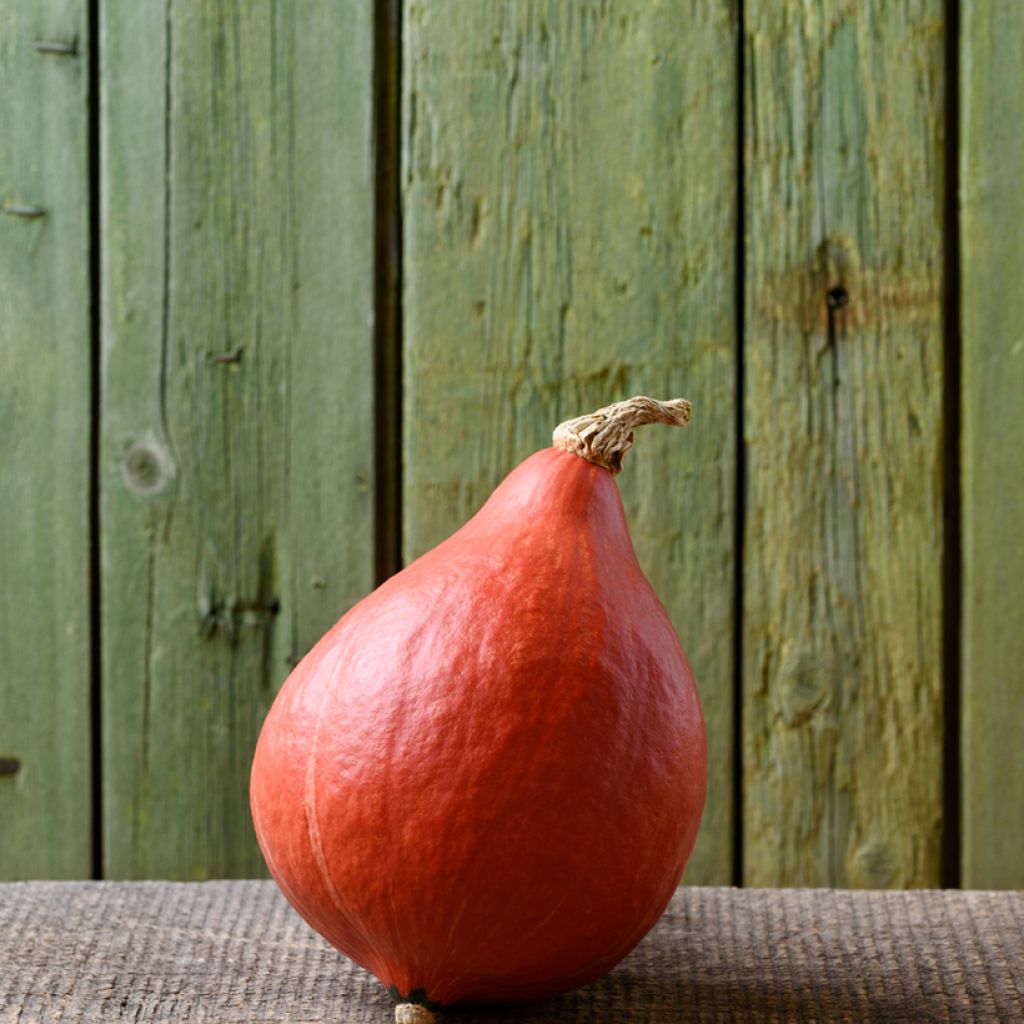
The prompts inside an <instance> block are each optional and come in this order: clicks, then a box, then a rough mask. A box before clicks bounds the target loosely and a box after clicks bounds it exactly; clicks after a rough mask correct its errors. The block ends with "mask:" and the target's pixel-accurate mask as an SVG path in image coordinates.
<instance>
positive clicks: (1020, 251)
mask: <svg viewBox="0 0 1024 1024" xmlns="http://www.w3.org/2000/svg"><path fill="white" fill-rule="evenodd" d="M961 25H962V35H961V39H960V68H961V72H960V75H961V77H960V96H961V108H960V139H961V145H960V196H961V222H960V227H961V281H962V306H961V316H962V324H961V329H962V336H963V348H962V384H963V390H962V397H963V406H962V409H963V412H962V415H963V448H962V460H963V477H962V482H963V554H964V558H963V679H962V708H963V715H962V719H961V722H962V724H961V730H962V732H961V735H962V753H961V765H962V772H963V775H962V798H961V804H962V815H963V817H962V825H963V831H962V871H963V878H962V882H963V884H964V885H973V886H978V885H982V886H986V887H989V888H1024V757H1022V755H1021V749H1022V748H1021V737H1022V736H1024V446H1022V445H1021V443H1020V438H1019V434H1020V422H1021V413H1022V412H1024V294H1022V292H1021V275H1022V273H1024V235H1022V230H1024V228H1022V225H1024V182H1022V180H1021V167H1022V166H1024V139H1022V137H1021V133H1020V124H1021V122H1022V120H1024V7H1022V6H1021V5H1020V4H1018V3H1013V2H1001V3H988V2H984V3H978V2H976V0H970V2H968V3H967V4H965V6H964V9H963V12H962V14H961Z"/></svg>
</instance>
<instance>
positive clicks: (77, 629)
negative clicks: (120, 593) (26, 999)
mask: <svg viewBox="0 0 1024 1024" xmlns="http://www.w3.org/2000/svg"><path fill="white" fill-rule="evenodd" d="M87 27H88V26H87V5H86V4H85V3H84V2H81V0H41V2H38V3H32V4H26V3H18V2H15V0H0V206H3V207H7V208H10V207H15V208H22V209H23V210H24V209H25V208H33V207H34V208H38V209H40V210H42V211H44V214H43V215H42V216H40V217H36V218H30V217H25V216H17V215H12V214H11V213H0V464H2V466H3V482H2V485H0V579H2V580H3V581H4V586H3V587H2V588H0V665H2V666H3V670H2V671H0V759H3V760H4V761H9V760H17V761H18V762H19V763H20V769H19V770H17V771H13V769H14V766H13V765H7V766H5V767H4V769H3V770H2V771H0V877H3V878H26V877H30V878H31V877H35V878H38V877H40V876H42V877H50V878H81V877H83V876H85V877H87V876H89V875H90V874H91V873H92V849H91V842H92V840H91V834H92V820H91V813H90V812H91V804H90V790H91V784H90V770H89V758H90V740H89V703H90V692H89V662H90V615H89V611H90V598H89V429H90V419H91V411H90V393H89V376H90V348H91V341H90V331H89V308H90V299H89V144H88V137H89V135H88V133H89V111H88V70H89V69H88V62H87V59H86V58H85V57H80V56H79V57H75V56H57V55H52V54H43V53H39V52H38V51H37V50H36V49H35V47H34V43H35V42H36V41H43V42H57V43H61V42H64V43H69V42H71V41H72V40H74V39H75V38H76V37H77V39H78V48H79V52H80V53H88V35H87Z"/></svg>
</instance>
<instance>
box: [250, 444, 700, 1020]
mask: <svg viewBox="0 0 1024 1024" xmlns="http://www.w3.org/2000/svg"><path fill="white" fill-rule="evenodd" d="M706 778H707V750H706V734H705V727H704V719H703V715H702V713H701V708H700V701H699V698H698V695H697V691H696V688H695V686H694V682H693V676H692V672H691V670H690V666H689V663H688V662H687V659H686V655H685V653H684V652H683V649H682V646H681V645H680V643H679V640H678V637H677V636H676V633H675V631H674V629H673V627H672V625H671V622H670V621H669V618H668V615H667V613H666V612H665V609H664V607H663V606H662V604H661V602H660V601H659V600H658V598H657V596H656V595H655V594H654V592H653V590H652V589H651V587H650V584H649V583H648V581H647V579H646V577H645V576H644V575H643V572H642V570H641V569H640V566H639V564H638V563H637V560H636V556H635V553H634V551H633V546H632V543H631V541H630V538H629V533H628V530H627V527H626V521H625V515H624V512H623V508H622V502H621V499H620V496H619V491H618V488H617V486H616V484H615V481H614V479H613V477H612V475H611V474H610V473H609V472H608V471H607V470H605V469H602V468H600V467H598V466H595V465H593V464H591V463H589V462H587V461H586V460H585V459H582V458H580V457H578V456H576V455H573V454H570V453H568V452H565V451H560V450H556V449H554V448H550V449H545V450H543V451H540V452H537V453H536V454H535V455H533V456H531V457H530V458H529V459H527V460H526V461H525V462H523V463H522V464H521V465H520V466H519V467H517V468H516V469H515V470H513V472H512V473H510V474H509V476H508V477H507V478H506V479H505V480H504V481H503V483H502V484H501V485H500V486H499V487H498V488H497V490H496V491H495V492H494V494H493V495H492V496H491V498H490V499H489V500H488V502H487V503H486V504H485V505H484V507H483V508H482V509H481V510H480V512H478V513H477V514H476V515H475V516H474V517H473V518H472V519H471V520H470V521H469V522H468V523H467V524H466V525H465V526H464V527H462V529H460V530H459V531H457V532H456V533H455V534H453V535H452V537H450V538H449V539H448V540H447V541H445V542H443V543H442V544H440V545H438V547H436V548H434V549H433V550H432V551H429V552H427V554H425V555H424V556H423V557H422V558H420V559H418V560H417V561H416V562H414V563H412V564H411V565H409V566H408V567H407V568H405V569H404V570H403V571H402V572H400V573H398V574H397V575H396V576H394V577H392V578H391V579H390V580H388V581H387V582H385V583H384V584H383V585H382V586H380V587H379V588H378V589H377V590H375V591H374V592H373V593H372V594H370V595H369V596H368V597H367V598H365V599H364V600H363V601H361V602H360V603H359V604H357V605H356V606H355V607H353V608H352V609H351V610H350V611H349V612H348V613H347V614H346V615H345V616H344V617H343V618H342V619H341V620H340V621H339V622H338V623H337V624H336V625H335V626H334V627H333V628H332V629H331V630H330V631H329V632H328V633H327V634H326V636H324V638H323V639H322V640H321V641H320V642H319V643H318V644H317V645H316V646H315V647H314V648H313V650H312V651H311V652H310V653H309V654H308V655H307V656H306V657H305V658H304V659H303V660H302V662H300V664H299V665H298V666H297V667H296V669H295V670H294V672H293V673H292V674H291V676H290V677H289V678H288V680H287V682H286V683H285V685H284V687H283V688H282V690H281V692H280V694H279V695H278V697H277V699H276V701H275V702H274V705H273V707H272V708H271V711H270V713H269V715H268V717H267V720H266V722H265V724H264V727H263V730H262V733H261V735H260V738H259V742H258V744H257V749H256V755H255V759H254V763H253V769H252V778H251V802H252V811H253V820H254V824H255V828H256V835H257V838H258V840H259V844H260V847H261V849H262V851H263V853H264V856H265V858H266V860H267V864H268V866H269V868H270V871H271V874H272V875H273V877H274V878H275V880H276V881H277V883H278V885H279V886H280V887H281V889H282V890H283V892H284V893H285V895H286V897H287V898H288V899H289V901H290V902H291V903H292V904H293V905H294V906H295V908H296V909H297V910H298V912H299V913H300V914H301V915H302V916H303V917H304V918H305V920H306V921H307V922H308V923H309V924H310V925H311V926H312V927H313V928H314V929H315V930H316V931H318V932H320V933H321V934H322V935H323V936H324V937H325V938H326V939H327V940H328V941H329V942H330V943H332V944H333V945H334V946H335V947H336V948H338V949H339V950H340V951H341V952H342V953H344V954H345V955H347V956H349V957H350V958H352V959H353V960H355V961H356V962H357V963H359V964H361V965H362V966H364V967H366V968H367V969H369V970H370V971H372V972H373V973H374V974H376V975H377V977H378V978H380V980H381V981H382V982H383V983H384V984H385V985H387V986H389V987H390V986H394V987H395V988H396V989H397V990H398V992H399V993H400V994H401V995H402V996H403V997H407V996H408V995H409V993H412V992H417V991H418V992H419V993H420V994H422V995H423V997H424V998H426V999H427V1000H429V1001H430V1002H431V1003H437V1004H451V1003H461V1002H475V1003H479V1002H488V1003H493V1002H518V1001H525V1000H533V999H539V998H544V997H547V996H551V995H555V994H557V993H559V992H563V991H567V990H569V989H572V988H576V987H578V986H580V985H583V984H586V983H587V982H589V981H592V980H594V979H596V978H598V977H601V976H602V975H604V974H605V973H607V972H608V971H609V970H610V969H611V968H612V967H613V966H614V965H615V964H616V963H618V962H619V961H620V960H621V959H622V958H623V957H624V956H625V955H626V954H627V953H628V952H629V951H630V950H631V949H632V948H633V947H634V946H635V945H636V944H637V943H638V942H639V941H640V939H641V938H642V937H643V936H644V935H645V934H646V933H647V931H648V930H649V929H650V928H651V927H652V925H653V924H654V923H655V921H657V919H658V918H659V917H660V916H661V913H662V912H663V910H664V909H665V906H666V905H667V903H668V901H669V899H670V898H671V896H672V893H673V891H674V889H675V887H676V886H677V884H678V883H679V880H680V878H681V876H682V873H683V868H684V867H685V864H686V861H687V859H688V857H689V855H690V852H691V850H692V848H693V845H694V842H695V840H696V836H697V829H698V826H699V822H700V816H701V812H702V810H703V805H704V795H705V789H706Z"/></svg>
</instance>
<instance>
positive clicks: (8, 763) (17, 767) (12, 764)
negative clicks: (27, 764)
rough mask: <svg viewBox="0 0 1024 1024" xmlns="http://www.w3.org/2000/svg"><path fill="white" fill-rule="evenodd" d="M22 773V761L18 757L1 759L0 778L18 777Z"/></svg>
mask: <svg viewBox="0 0 1024 1024" xmlns="http://www.w3.org/2000/svg"><path fill="white" fill-rule="evenodd" d="M20 771H21V761H19V760H18V759H17V758H16V757H0V776H3V775H17V774H18V772H20Z"/></svg>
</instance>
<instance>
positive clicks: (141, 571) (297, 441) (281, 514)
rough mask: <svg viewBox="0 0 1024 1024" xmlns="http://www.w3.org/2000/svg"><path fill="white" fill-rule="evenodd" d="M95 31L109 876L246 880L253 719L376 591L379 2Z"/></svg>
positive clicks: (217, 14) (206, 9)
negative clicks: (375, 87) (99, 71)
mask: <svg viewBox="0 0 1024 1024" xmlns="http://www.w3.org/2000/svg"><path fill="white" fill-rule="evenodd" d="M102 41H103V46H102V54H103V84H104V94H103V151H102V152H103V240H104V263H103V278H104V303H103V367H102V393H103V414H102V516H103V526H102V534H103V543H102V558H103V568H104V574H103V619H104V630H103V743H104V754H103V758H104V760H103V763H104V771H105V776H104V794H103V809H104V828H105V834H104V844H105V866H106V872H107V874H108V875H109V876H113V877H142V876H151V877H169V878H175V877H188V878H200V877H207V876H232V875H243V876H248V875H254V874H258V873H260V872H262V870H263V865H262V861H261V858H260V856H259V853H258V851H257V849H256V845H255V841H254V837H253V835H252V829H251V825H250V820H249V812H248V800H247V781H248V770H249V764H250V758H251V752H252V748H253V745H254V743H255V739H256V736H257V733H258V730H259V727H260V725H261V722H262V719H263V716H264V714H265V712H266V709H267V707H268V705H269V702H270V701H271V699H272V697H273V695H274V693H275V691H276V688H277V687H278V685H279V684H280V682H281V681H282V679H283V678H284V676H285V675H286V674H287V671H288V668H289V661H290V659H294V658H295V657H296V656H298V655H301V654H303V653H304V652H305V651H306V650H307V649H308V648H309V647H310V646H311V645H312V643H314V642H315V641H316V639H318V638H319V636H320V635H321V634H322V633H323V632H324V631H325V630H326V629H327V628H328V627H329V626H330V625H331V624H332V623H333V622H334V621H335V620H336V619H337V617H338V616H339V615H340V614H341V613H342V612H343V611H344V610H345V609H346V608H347V607H348V606H349V605H351V604H352V603H353V602H354V601H356V600H357V599H358V598H360V597H361V596H363V595H364V594H365V593H366V592H367V591H369V590H370V589H371V588H372V586H373V521H372V513H373V500H372V499H373V488H374V466H373V461H372V460H373V425H372V424H373V383H372V359H373V334H372V330H373V327H372V312H373V223H372V221H373V159H372V137H371V136H372V130H371V129H372V55H373V45H372V43H373V25H372V9H371V7H370V5H366V4H360V3H355V2H345V3H328V2H327V0H320V2H311V3H307V4H302V5H290V4H282V3H275V2H274V0H259V2H255V3H251V4H245V5H241V6H240V5H237V4H231V3H228V2H226V0H206V2H203V3H194V4H181V3H165V4H155V3H154V4H142V5H139V4H120V3H114V2H113V0H106V2H105V3H104V4H103V10H102ZM225 353H227V355H225ZM236 356H237V358H236ZM232 359H234V361H231V360H232Z"/></svg>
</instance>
